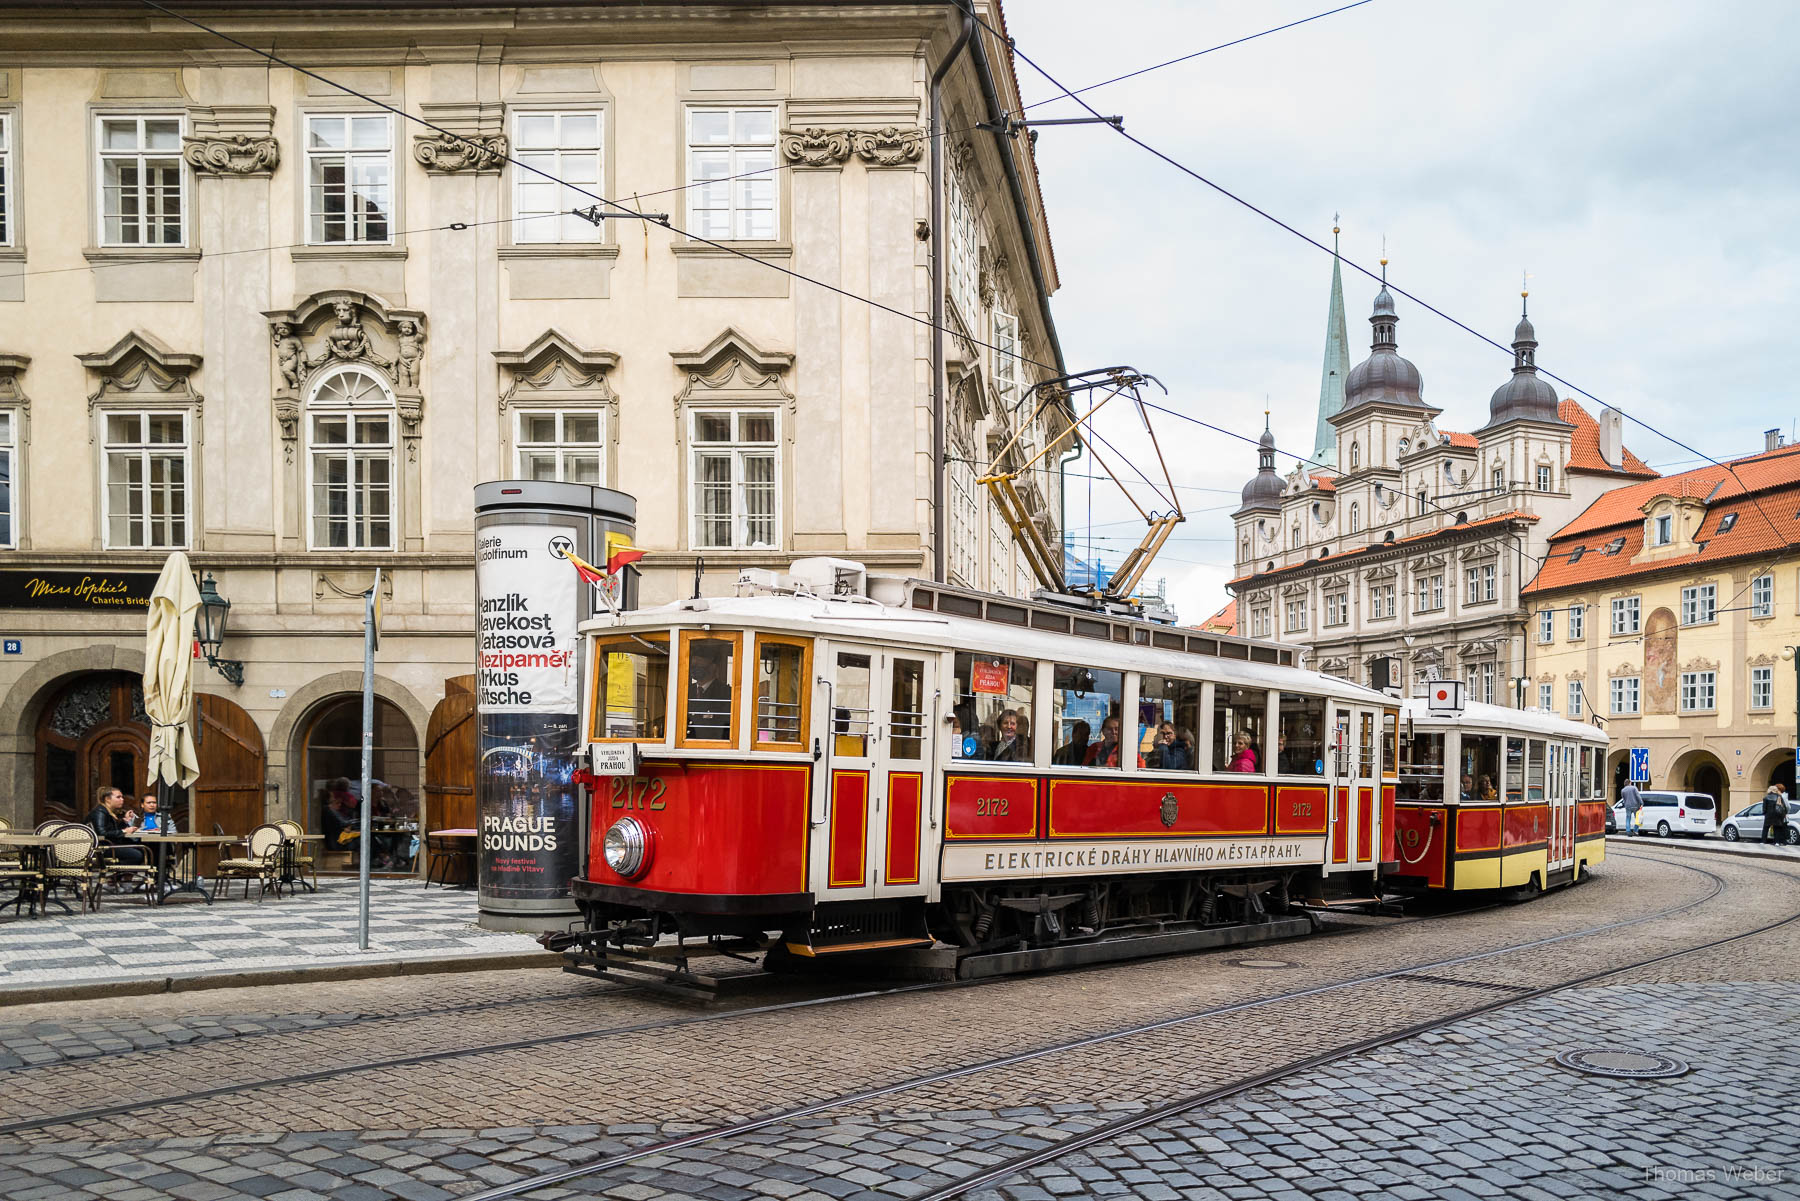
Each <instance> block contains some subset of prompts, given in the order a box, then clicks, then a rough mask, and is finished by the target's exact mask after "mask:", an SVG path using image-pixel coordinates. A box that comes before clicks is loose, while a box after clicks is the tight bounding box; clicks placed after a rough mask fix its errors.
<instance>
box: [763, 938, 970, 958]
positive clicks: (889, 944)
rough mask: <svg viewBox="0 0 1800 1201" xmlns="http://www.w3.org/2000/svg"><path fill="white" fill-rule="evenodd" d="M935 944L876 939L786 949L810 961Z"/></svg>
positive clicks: (796, 944)
mask: <svg viewBox="0 0 1800 1201" xmlns="http://www.w3.org/2000/svg"><path fill="white" fill-rule="evenodd" d="M935 942H936V940H935V939H931V938H876V939H870V940H868V941H865V942H840V943H825V944H823V945H821V946H808V945H807V944H805V943H803V942H789V943H788V944H787V949H788V950H789V951H790V952H791V953H793V954H795V955H800V956H804V957H805V958H808V959H810V958H813V957H814V956H817V955H841V954H843V953H844V952H846V951H892V950H897V949H899V948H901V947H929V946H932V945H933V944H934V943H935Z"/></svg>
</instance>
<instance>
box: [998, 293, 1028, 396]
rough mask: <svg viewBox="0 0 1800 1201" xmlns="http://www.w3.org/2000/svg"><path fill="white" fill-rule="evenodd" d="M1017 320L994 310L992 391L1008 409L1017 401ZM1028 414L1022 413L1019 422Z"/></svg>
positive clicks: (1018, 376) (1018, 375)
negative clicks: (998, 395) (998, 394)
mask: <svg viewBox="0 0 1800 1201" xmlns="http://www.w3.org/2000/svg"><path fill="white" fill-rule="evenodd" d="M1020 378H1021V373H1020V371H1019V319H1018V318H1017V317H1015V316H1013V315H1012V314H1011V313H1005V312H1002V311H1000V310H999V309H995V310H994V390H995V391H997V392H999V393H1000V399H1001V400H1002V401H1004V402H1005V403H1006V405H1007V406H1008V407H1009V408H1010V407H1011V406H1012V403H1013V402H1014V401H1016V400H1018V399H1019V380H1020ZM1028 416H1029V414H1026V413H1022V414H1021V420H1023V419H1024V418H1025V417H1028Z"/></svg>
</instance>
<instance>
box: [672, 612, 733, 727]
mask: <svg viewBox="0 0 1800 1201" xmlns="http://www.w3.org/2000/svg"><path fill="white" fill-rule="evenodd" d="M737 648H738V636H737V635H735V634H733V635H730V636H728V637H720V636H717V635H711V634H699V633H692V632H690V633H684V634H683V635H682V636H681V651H682V658H683V660H684V666H685V667H686V669H687V684H686V686H685V689H684V691H683V694H682V722H683V726H682V728H683V731H684V733H683V734H682V738H683V739H684V740H685V741H687V742H723V743H728V742H730V741H731V740H732V724H733V723H732V710H733V705H732V697H733V694H734V693H735V691H736V688H735V686H734V685H735V683H736V669H737Z"/></svg>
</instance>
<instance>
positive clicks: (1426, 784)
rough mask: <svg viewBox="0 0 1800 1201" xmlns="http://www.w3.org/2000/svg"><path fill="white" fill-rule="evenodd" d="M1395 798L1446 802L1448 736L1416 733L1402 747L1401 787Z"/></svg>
mask: <svg viewBox="0 0 1800 1201" xmlns="http://www.w3.org/2000/svg"><path fill="white" fill-rule="evenodd" d="M1394 795H1395V796H1396V797H1398V798H1399V799H1400V800H1403V801H1441V800H1443V799H1444V736H1443V735H1442V734H1431V733H1424V734H1414V735H1413V736H1412V738H1411V740H1410V741H1407V742H1403V743H1401V744H1400V785H1399V788H1398V789H1397V790H1396V791H1395V793H1394Z"/></svg>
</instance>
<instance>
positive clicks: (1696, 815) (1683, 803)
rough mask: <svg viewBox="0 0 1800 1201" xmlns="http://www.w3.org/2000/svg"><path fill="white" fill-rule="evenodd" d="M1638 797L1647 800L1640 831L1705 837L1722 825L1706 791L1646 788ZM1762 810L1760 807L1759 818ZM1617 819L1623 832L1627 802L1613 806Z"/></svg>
mask: <svg viewBox="0 0 1800 1201" xmlns="http://www.w3.org/2000/svg"><path fill="white" fill-rule="evenodd" d="M1638 799H1639V800H1641V801H1643V802H1644V807H1643V808H1642V809H1640V810H1639V811H1638V832H1639V833H1642V834H1654V835H1656V836H1657V837H1658V838H1670V837H1673V836H1674V835H1676V834H1685V835H1687V836H1688V837H1689V838H1704V837H1705V836H1706V835H1708V834H1712V833H1715V832H1717V830H1718V828H1719V811H1718V806H1717V805H1716V804H1714V802H1713V799H1712V798H1711V797H1709V796H1707V795H1706V794H1705V793H1704V792H1652V791H1650V790H1649V789H1645V790H1644V791H1642V792H1640V793H1638ZM1759 803H1760V802H1759ZM1761 812H1762V810H1760V809H1758V810H1757V813H1758V814H1759V816H1758V818H1757V821H1759V822H1760V821H1761V820H1762V818H1761V816H1760V814H1761ZM1613 822H1614V824H1615V825H1617V826H1618V828H1619V830H1620V831H1621V832H1623V831H1624V830H1625V828H1626V826H1625V806H1624V804H1623V802H1621V803H1619V804H1615V805H1614V806H1613ZM1759 829H1760V827H1759Z"/></svg>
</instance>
